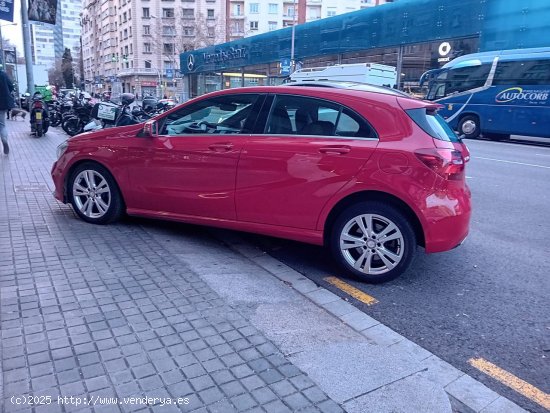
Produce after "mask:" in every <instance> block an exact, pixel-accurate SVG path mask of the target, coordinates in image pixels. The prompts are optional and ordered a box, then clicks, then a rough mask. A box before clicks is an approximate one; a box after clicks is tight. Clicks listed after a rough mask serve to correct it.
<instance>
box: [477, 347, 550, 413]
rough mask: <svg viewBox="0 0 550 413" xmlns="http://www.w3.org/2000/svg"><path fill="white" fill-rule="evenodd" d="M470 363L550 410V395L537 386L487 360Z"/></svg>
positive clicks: (480, 359)
mask: <svg viewBox="0 0 550 413" xmlns="http://www.w3.org/2000/svg"><path fill="white" fill-rule="evenodd" d="M468 363H470V365H472V366H473V367H475V368H476V369H478V370H480V371H482V372H483V373H485V374H487V375H488V376H491V377H492V378H494V379H496V380H498V381H500V382H501V383H502V384H504V385H506V386H508V387H510V388H511V389H512V390H515V391H516V392H518V393H519V394H521V395H522V396H525V397H527V398H528V399H529V400H532V401H534V402H535V403H537V404H539V405H541V406H542V407H544V408H545V409H549V410H550V394H548V393H545V392H543V391H542V390H539V389H537V388H536V387H535V386H533V385H531V384H529V383H527V382H526V381H523V380H522V379H520V378H519V377H516V376H514V375H513V374H512V373H508V372H507V371H506V370H503V369H501V368H500V367H498V366H495V365H494V364H493V363H490V362H488V361H487V360H485V359H482V358H476V359H474V358H471V359H470V360H468Z"/></svg>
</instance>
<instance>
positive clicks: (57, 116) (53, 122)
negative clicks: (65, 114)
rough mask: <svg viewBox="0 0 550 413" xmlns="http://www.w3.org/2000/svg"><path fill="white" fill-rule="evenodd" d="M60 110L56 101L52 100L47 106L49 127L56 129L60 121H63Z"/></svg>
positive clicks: (59, 105) (59, 104)
mask: <svg viewBox="0 0 550 413" xmlns="http://www.w3.org/2000/svg"><path fill="white" fill-rule="evenodd" d="M61 110H62V109H61V103H60V102H59V101H58V100H54V101H52V102H51V103H49V104H48V115H49V119H50V126H53V127H56V126H59V125H61V121H62V120H63V118H62V112H61Z"/></svg>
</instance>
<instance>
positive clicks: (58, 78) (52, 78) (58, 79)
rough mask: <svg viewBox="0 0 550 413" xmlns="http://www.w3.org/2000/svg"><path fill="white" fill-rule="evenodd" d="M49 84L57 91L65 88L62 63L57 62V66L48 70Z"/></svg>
mask: <svg viewBox="0 0 550 413" xmlns="http://www.w3.org/2000/svg"><path fill="white" fill-rule="evenodd" d="M48 82H49V83H50V85H55V87H56V88H57V89H59V88H61V87H63V84H64V80H63V69H62V68H61V62H57V63H56V64H55V66H52V67H51V68H50V69H49V70H48Z"/></svg>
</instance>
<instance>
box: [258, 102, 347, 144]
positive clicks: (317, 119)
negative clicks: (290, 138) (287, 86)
mask: <svg viewBox="0 0 550 413" xmlns="http://www.w3.org/2000/svg"><path fill="white" fill-rule="evenodd" d="M339 112H340V106H339V105H337V104H333V103H331V102H327V101H324V100H320V99H314V98H308V97H301V96H292V95H278V96H276V97H275V100H274V102H273V105H272V107H271V112H270V114H269V117H268V119H267V122H266V127H265V133H267V134H271V135H273V134H275V135H278V134H292V135H322V136H333V135H334V130H335V125H336V120H337V119H338V114H339Z"/></svg>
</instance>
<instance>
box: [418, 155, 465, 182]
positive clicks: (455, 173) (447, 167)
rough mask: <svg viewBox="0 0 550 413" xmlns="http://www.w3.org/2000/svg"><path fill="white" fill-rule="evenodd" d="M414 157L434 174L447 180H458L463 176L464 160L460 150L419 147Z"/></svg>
mask: <svg viewBox="0 0 550 413" xmlns="http://www.w3.org/2000/svg"><path fill="white" fill-rule="evenodd" d="M415 155H416V157H417V158H418V159H419V160H420V161H421V162H422V163H423V164H424V165H426V166H427V167H428V168H430V169H431V170H432V171H434V172H435V173H436V174H438V175H440V176H442V177H443V178H445V179H449V180H453V181H454V180H460V179H462V178H463V176H464V164H465V163H466V160H465V159H464V158H463V157H462V154H461V153H460V151H456V150H453V149H441V148H433V149H432V148H430V149H419V150H417V151H415Z"/></svg>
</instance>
